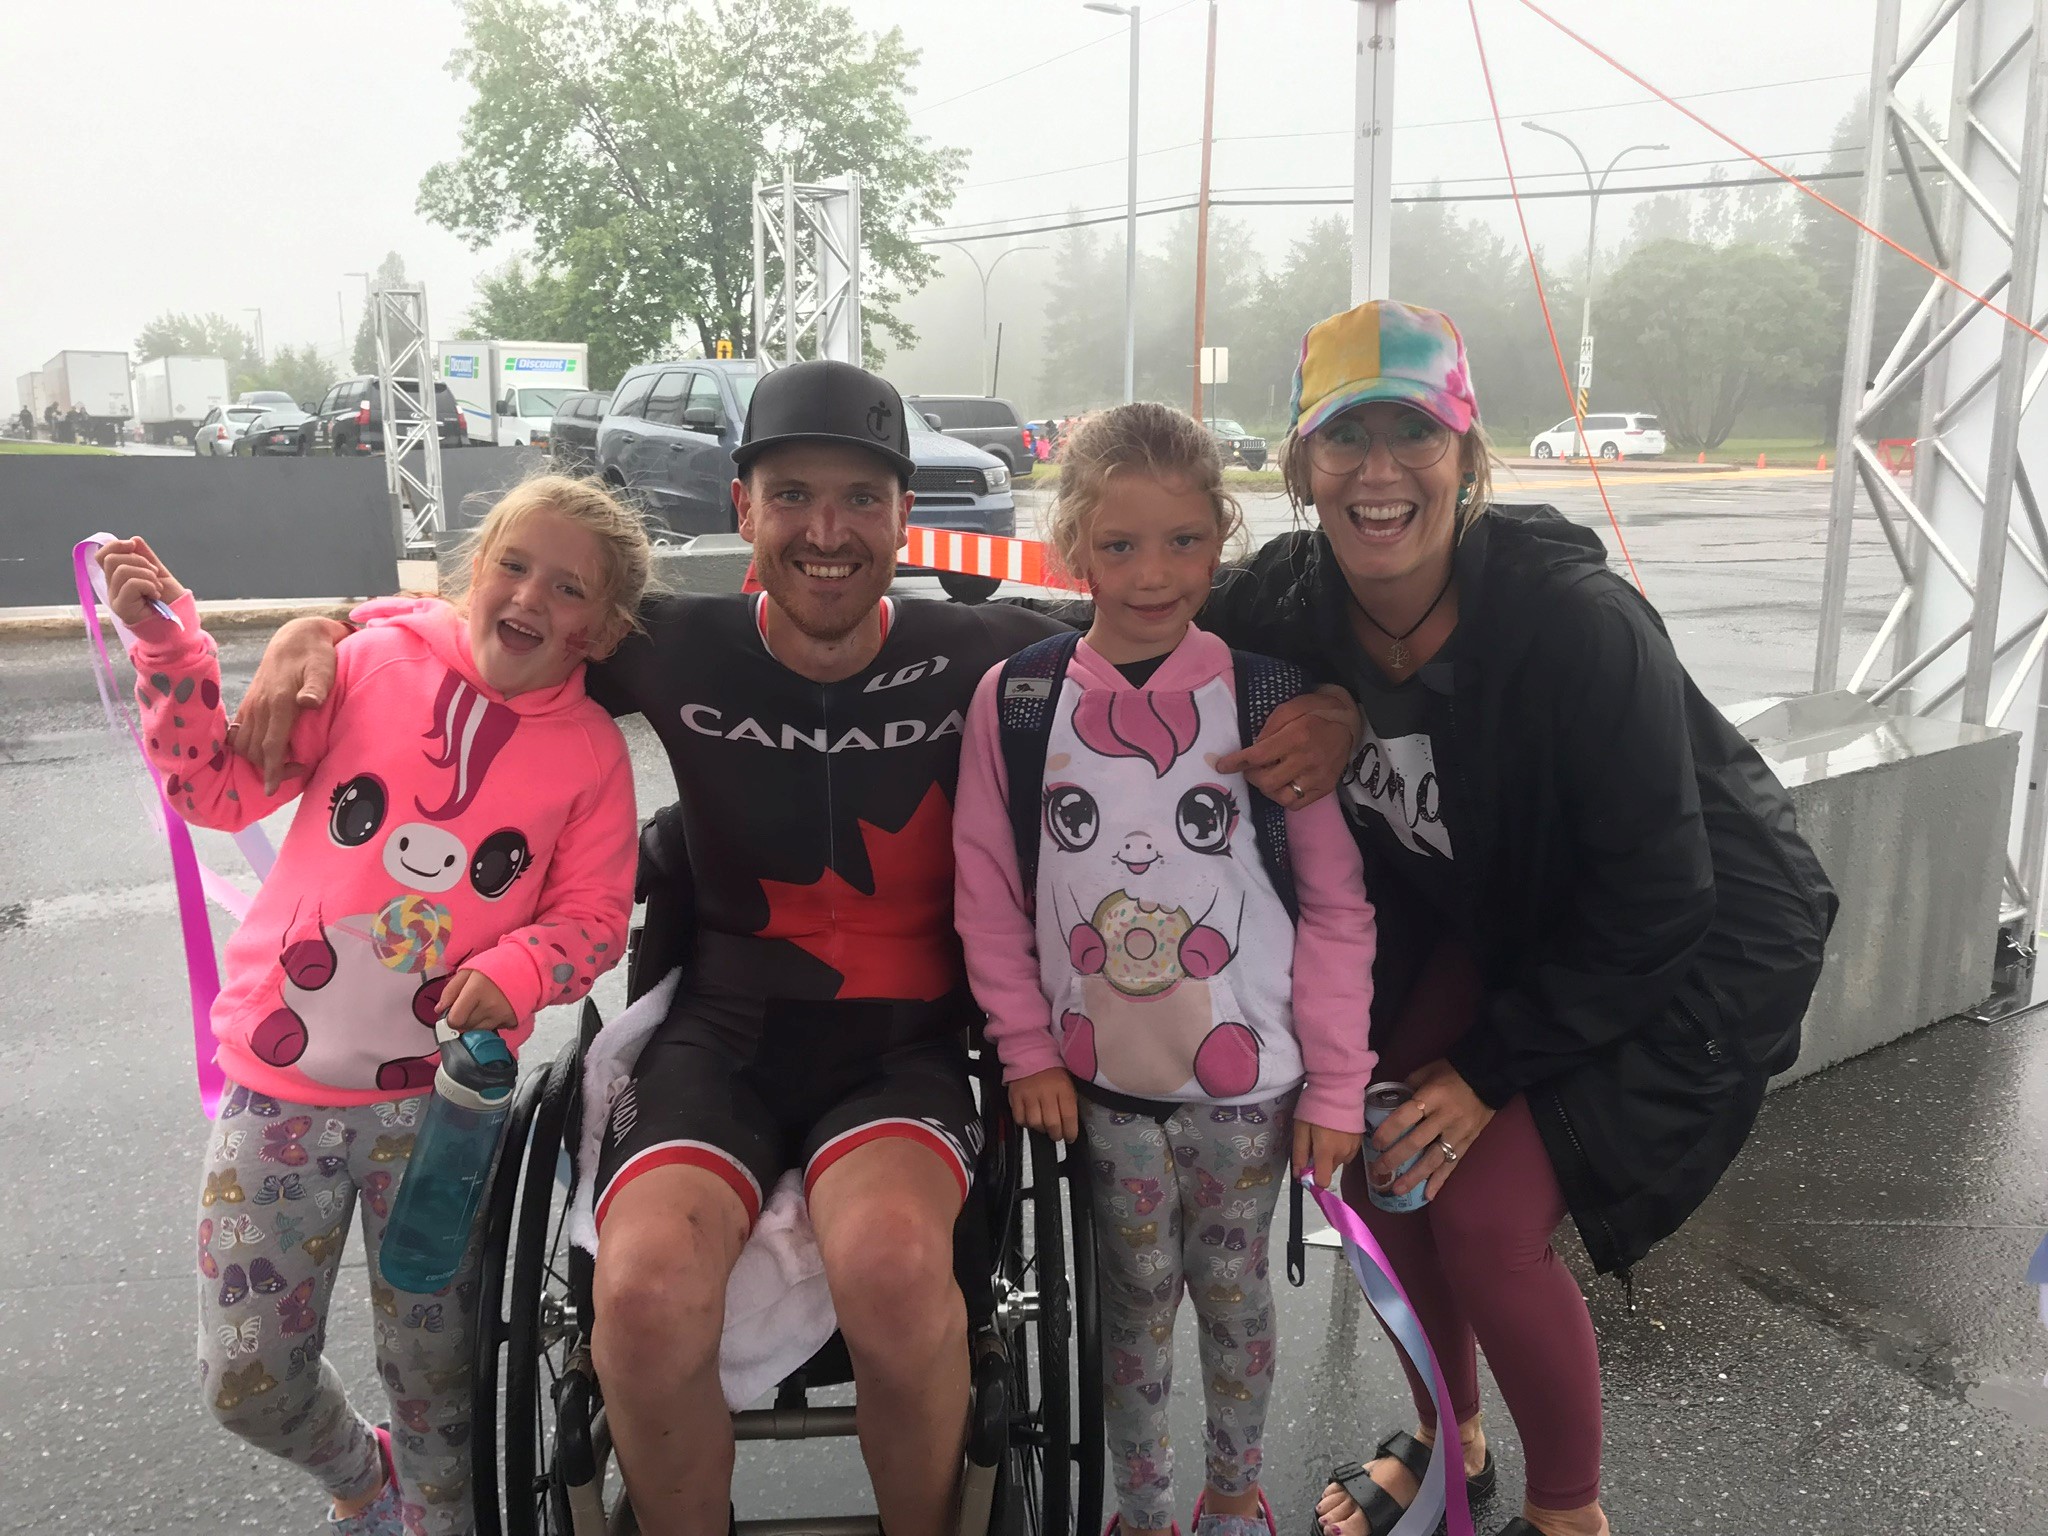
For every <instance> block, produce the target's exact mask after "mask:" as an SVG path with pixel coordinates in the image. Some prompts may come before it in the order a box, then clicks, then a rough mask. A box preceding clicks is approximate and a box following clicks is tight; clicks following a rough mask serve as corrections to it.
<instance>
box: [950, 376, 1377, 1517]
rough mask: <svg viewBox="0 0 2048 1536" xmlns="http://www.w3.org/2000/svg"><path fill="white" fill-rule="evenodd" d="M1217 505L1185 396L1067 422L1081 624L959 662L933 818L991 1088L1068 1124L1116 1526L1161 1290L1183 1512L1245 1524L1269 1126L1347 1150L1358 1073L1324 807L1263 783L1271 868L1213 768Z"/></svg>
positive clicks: (1135, 1442)
mask: <svg viewBox="0 0 2048 1536" xmlns="http://www.w3.org/2000/svg"><path fill="white" fill-rule="evenodd" d="M1237 526H1238V513H1237V507H1236V504H1235V502H1234V501H1233V500H1232V499H1231V498H1230V496H1229V495H1228V494H1226V493H1225V492H1224V491H1223V489H1222V465H1221V462H1220V460H1219V458H1218V455H1217V450H1216V446H1215V443H1214V440H1213V439H1212V438H1211V437H1210V436H1209V434H1208V433H1207V432H1205V431H1204V430H1203V429H1202V427H1201V426H1200V425H1199V424H1198V423H1196V422H1195V421H1194V420H1192V419H1191V418H1189V417H1187V416H1185V415H1183V414H1181V413H1180V412H1178V411H1175V410H1172V409H1170V408H1168V407H1166V406H1162V405H1151V404H1137V405H1125V406H1119V407H1117V408H1116V409H1114V410H1110V411H1105V412H1103V413H1101V414H1100V415H1097V416H1091V417H1089V418H1087V419H1086V420H1085V421H1084V422H1083V423H1082V424H1081V425H1080V426H1079V427H1078V428H1077V429H1076V430H1075V432H1074V433H1073V435H1072V436H1071V437H1070V438H1069V439H1068V440H1067V442H1066V445H1065V447H1064V450H1063V453H1062V459H1061V475H1060V496H1059V503H1058V505H1057V506H1056V507H1055V508H1054V511H1053V516H1052V528H1051V538H1052V542H1053V544H1054V547H1055V549H1056V551H1057V553H1058V554H1059V556H1060V558H1061V560H1062V561H1063V562H1064V564H1065V565H1066V568H1067V569H1068V570H1069V571H1071V572H1072V573H1073V574H1074V575H1075V576H1077V577H1079V578H1081V579H1083V580H1085V582H1086V583H1087V586H1088V589H1089V591H1090V592H1091V593H1092V594H1093V596H1094V600H1095V614H1094V622H1093V624H1092V626H1091V627H1090V629H1089V630H1088V633H1087V636H1086V637H1085V638H1084V639H1082V640H1081V641H1080V642H1079V644H1078V645H1077V646H1074V648H1073V650H1072V654H1071V660H1069V661H1067V663H1066V665H1065V667H1064V670H1063V671H1061V670H1060V669H1059V666H1058V662H1057V659H1056V658H1057V654H1058V653H1056V652H1050V651H1049V652H1048V653H1047V656H1048V657H1049V658H1053V659H1052V660H1050V661H1048V662H1040V663H1036V664H1035V665H1036V668H1037V670H1039V671H1041V672H1042V673H1047V674H1048V675H1046V676H1042V677H1040V678H1036V679H1034V678H1031V677H1026V676H1024V675H1023V674H1022V672H1020V671H1019V670H1018V668H1019V667H1020V666H1024V664H1025V663H1026V662H1027V661H1029V659H1030V653H1029V652H1027V653H1026V656H1025V658H1020V661H1019V662H1015V663H1011V664H1008V665H1010V666H1011V668H1012V675H1011V678H1010V681H1009V682H1008V684H1007V685H1005V682H1004V669H1003V668H1001V667H999V668H996V669H995V670H993V671H991V672H990V673H989V674H988V676H987V677H985V678H983V679H982V683H981V687H980V688H979V690H978V691H977V692H976V694H975V698H974V705H973V708H972V709H971V711H970V712H969V716H968V722H967V731H966V739H965V744H964V747H963V756H962V760H961V764H960V787H959V793H958V797H957V800H956V802H955V806H954V814H953V829H954V832H953V841H954V853H955V863H956V870H957V874H956V889H955V920H956V922H957V924H958V926H959V929H960V935H961V938H962V940H963V942H964V945H965V949H966V956H967V972H968V976H969V979H970V980H971V982H972V984H973V987H974V994H975V997H976V999H977V1000H978V1001H979V1002H980V1004H981V1006H982V1009H983V1010H984V1011H985V1012H986V1013H987V1015H988V1038H989V1039H990V1041H991V1042H993V1044H994V1046H995V1048H996V1051H997V1053H998V1054H999V1055H1000V1056H1001V1058H1002V1062H1003V1075H1004V1079H1005V1081H1006V1082H1007V1083H1008V1084H1009V1096H1010V1105H1011V1110H1012V1113H1013V1114H1014V1115H1015V1117H1016V1119H1017V1120H1018V1122H1019V1123H1020V1124H1023V1125H1025V1126H1029V1127H1031V1128H1033V1129H1036V1130H1042V1131H1045V1132H1046V1133H1048V1134H1049V1135H1053V1136H1058V1137H1062V1138H1064V1139H1066V1140H1073V1139H1075V1137H1076V1135H1077V1134H1079V1135H1084V1136H1085V1137H1086V1138H1087V1144H1088V1153H1089V1158H1090V1168H1091V1177H1090V1180H1089V1184H1090V1191H1091V1200H1092V1206H1093V1212H1094V1220H1095V1233H1096V1245H1097V1250H1098V1254H1099V1259H1098V1263H1099V1266H1100V1283H1101V1292H1102V1294H1101V1304H1102V1319H1103V1325H1104V1329H1105V1344H1106V1346H1107V1348H1106V1350H1105V1355H1104V1376H1105V1380H1104V1382H1103V1390H1104V1392H1105V1393H1106V1405H1105V1407H1106V1412H1105V1418H1106V1422H1107V1427H1108V1435H1109V1448H1110V1452H1111V1461H1112V1465H1113V1467H1114V1470H1115V1475H1116V1486H1117V1502H1118V1513H1117V1516H1116V1517H1115V1518H1114V1519H1112V1520H1111V1522H1110V1527H1111V1530H1116V1529H1117V1528H1118V1527H1119V1526H1121V1528H1122V1530H1123V1536H1165V1533H1166V1532H1168V1531H1169V1530H1177V1529H1178V1527H1177V1526H1176V1525H1175V1522H1174V1512H1173V1504H1172V1498H1173V1488H1172V1475H1173V1453H1172V1450H1171V1448H1170V1445H1169V1442H1168V1439H1167V1427H1166V1394H1167V1383H1168V1381H1169V1379H1170V1376H1171V1372H1172V1364H1173V1324H1174V1317H1175V1314H1176V1313H1177V1311H1178V1310H1179V1306H1180V1295H1181V1291H1182V1289H1183V1288H1185V1289H1186V1290H1187V1291H1188V1293H1189V1294H1190V1295H1191V1296H1192V1297H1193V1298H1194V1303H1195V1311H1196V1314H1197V1316H1198V1318H1199V1319H1200V1322H1201V1341H1200V1342H1201V1354H1202V1381H1203V1385H1204V1390H1205V1394H1206V1397H1207V1404H1208V1429H1207V1437H1206V1438H1207V1453H1208V1454H1207V1463H1208V1464H1207V1473H1208V1477H1207V1487H1206V1489H1205V1490H1204V1492H1203V1494H1202V1496H1201V1497H1200V1498H1199V1499H1198V1500H1197V1502H1196V1505H1195V1517H1194V1518H1195V1527H1196V1531H1197V1533H1198V1536H1253V1533H1255V1532H1258V1531H1260V1530H1264V1531H1268V1532H1270V1531H1271V1530H1272V1528H1273V1527H1272V1512H1271V1510H1270V1508H1269V1507H1268V1506H1267V1505H1266V1502H1265V1496H1264V1494H1263V1493H1262V1492H1261V1491H1260V1488H1259V1466H1260V1462H1261V1458H1262V1453H1263V1445H1262V1442H1263V1438H1264V1432H1265V1408H1266V1400H1267V1396H1268V1393H1269V1392H1270V1390H1271V1387H1272V1380H1273V1345H1274V1326H1273V1306H1272V1288H1271V1284H1270V1281H1269V1279H1268V1257H1267V1255H1268V1234H1269V1231H1270V1228H1271V1225H1272V1220H1273V1211H1274V1206H1275V1204H1276V1202H1277V1200H1278V1197H1279V1194H1280V1191H1281V1188H1282V1186H1283V1185H1285V1183H1286V1182H1287V1174H1288V1164H1289V1153H1290V1150H1291V1152H1292V1154H1293V1163H1294V1166H1295V1168H1296V1169H1300V1168H1302V1167H1304V1166H1306V1165H1307V1164H1309V1163H1310V1162H1313V1164H1314V1166H1315V1169H1316V1172H1317V1174H1318V1176H1319V1177H1320V1178H1321V1179H1322V1180H1324V1181H1325V1182H1329V1181H1331V1180H1334V1178H1335V1177H1336V1174H1337V1171H1338V1170H1339V1169H1340V1168H1341V1167H1342V1166H1343V1165H1344V1164H1345V1163H1347V1162H1349V1161H1350V1159H1351V1158H1352V1157H1353V1156H1354V1155H1355V1154H1356V1153H1357V1151H1358V1147H1359V1140H1360V1134H1361V1132H1362V1131H1363V1129H1364V1123H1365V1122H1364V1114H1365V1088H1366V1084H1367V1083H1368V1081H1369V1080H1370V1078H1371V1075H1372V1063H1373V1054H1372V1051H1371V1049H1370V1047H1369V1046H1368V1045H1367V1040H1366V1034H1367V1016H1368V1012H1369V1005H1370V1003H1371V996H1372V980H1371V977H1372V959H1373V942H1374V933H1373V917H1372V908H1371V906H1370V904H1369V903H1368V902H1367V900H1366V896H1365V890H1364V887H1363V884H1362V879H1361V875H1360V868H1359V858H1358V851H1357V847H1356V845H1355V844H1354V843H1353V842H1352V839H1351V835H1350V833H1349V832H1348V831H1347V830H1346V829H1345V825H1344V819H1343V813H1342V811H1341V810H1340V808H1339V807H1338V804H1337V802H1336V800H1335V799H1333V798H1326V799H1321V800H1317V801H1315V802H1313V803H1310V804H1303V805H1301V806H1300V808H1299V809H1292V808H1289V809H1288V814H1287V816H1286V839H1285V841H1286V844H1287V846H1288V850H1289V857H1290V859H1291V863H1292V875H1293V879H1292V886H1293V889H1292V891H1291V892H1283V891H1281V890H1279V889H1276V882H1275V879H1274V876H1273V874H1272V873H1271V871H1270V870H1269V867H1268V862H1267V860H1265V859H1263V858H1262V857H1261V853H1262V849H1261V846H1260V839H1259V837H1258V836H1257V835H1256V833H1255V827H1256V825H1257V823H1258V821H1259V820H1260V819H1261V814H1260V808H1259V807H1257V806H1255V803H1254V798H1253V791H1252V789H1251V787H1250V786H1249V785H1248V784H1247V783H1246V781H1245V778H1244V776H1243V774H1241V773H1237V772H1225V771H1223V769H1222V768H1221V767H1219V766H1218V765H1219V762H1220V761H1223V760H1227V759H1228V758H1229V757H1230V755H1231V754H1233V753H1235V752H1237V751H1238V750H1239V748H1240V747H1241V746H1243V745H1244V744H1245V743H1244V742H1243V741H1242V740H1241V736H1242V735H1243V731H1242V728H1241V726H1240V711H1239V705H1238V700H1237V691H1238V689H1239V687H1240V686H1241V678H1240V675H1239V671H1238V668H1237V666H1236V665H1235V664H1234V661H1233V657H1232V654H1231V651H1230V649H1229V648H1228V647H1227V646H1225V645H1224V643H1223V642H1222V641H1221V640H1219V639H1217V638H1216V637H1215V636H1213V635H1211V634H1208V633H1207V632H1205V631H1203V630H1200V629H1197V628H1194V627H1193V624H1192V621H1193V619H1194V617H1195V615H1196V614H1197V613H1198V612H1199V611H1200V610H1201V607H1202V604H1203V602H1204V601H1205V600H1206V599H1207V597H1208V594H1209V587H1210V583H1211V581H1212V580H1213V579H1214V577H1215V574H1216V569H1217V566H1218V564H1219V563H1220V561H1221V559H1222V556H1223V551H1224V547H1225V545H1226V544H1227V543H1228V542H1229V540H1230V538H1231V536H1232V535H1233V534H1234V532H1235V531H1236V528H1237ZM1052 643H1053V642H1041V644H1048V645H1049V644H1052ZM1273 665H1274V666H1277V664H1273ZM1026 670H1030V668H1029V667H1027V668H1026ZM1034 698H1035V699H1039V700H1043V701H1045V702H1044V705H1043V706H1041V707H1043V708H1047V709H1049V714H1048V715H1044V716H1041V717H1039V718H1040V720H1041V728H1042V729H1044V730H1045V732H1046V734H1045V735H1044V736H1043V746H1044V770H1043V782H1042V789H1041V791H1040V793H1039V800H1040V809H1039V814H1038V815H1037V817H1036V818H1035V824H1034V826H1033V831H1032V833H1031V834H1030V836H1033V837H1035V838H1036V850H1035V851H1036V865H1037V868H1036V873H1035V877H1034V878H1032V879H1030V880H1029V881H1027V880H1026V879H1025V877H1024V875H1023V873H1022V866H1021V863H1020V859H1019V847H1020V845H1019V841H1018V839H1019V836H1020V835H1021V834H1020V832H1019V831H1018V830H1017V829H1016V828H1015V826H1013V821H1012V817H1011V814H1010V808H1009V806H1010V795H1011V785H1010V784H1009V782H1008V772H1007V769H1006V767H1005V764H1006V762H1008V761H1015V760H1016V759H1015V757H1014V755H1006V751H1005V732H1006V731H1010V732H1015V731H1016V730H1017V729H1018V728H1019V724H1018V722H1019V719H1020V718H1021V717H1019V716H1017V715H1016V714H1015V713H1014V711H1015V710H1016V709H1017V708H1018V707H1019V706H1020V705H1021V706H1022V707H1024V708H1025V709H1030V708H1031V707H1032V706H1033V700H1034ZM1270 702H1271V701H1268V703H1270ZM1005 712H1011V713H1009V714H1008V715H1007V716H1006V713H1005ZM1012 740H1014V737H1012ZM1023 792H1024V793H1030V792H1031V791H1030V790H1029V789H1028V788H1027V789H1025V790H1024V791H1023ZM1293 798H1294V799H1296V800H1297V801H1298V800H1301V799H1303V798H1304V797H1303V796H1302V795H1301V792H1300V791H1299V789H1298V788H1297V789H1296V791H1295V794H1294V797H1293ZM1264 809H1267V810H1270V809H1271V808H1270V807H1265V808H1264ZM1276 814H1277V813H1276ZM1025 846H1026V847H1028V846H1029V840H1028V838H1027V840H1026V843H1025ZM1264 851H1265V852H1267V853H1269V854H1270V853H1271V852H1272V849H1271V847H1270V845H1269V846H1268V847H1267V848H1266V849H1265V850H1264ZM1289 896H1291V897H1292V898H1293V899H1294V901H1295V904H1296V906H1297V907H1298V911H1299V919H1298V921H1296V920H1294V919H1291V918H1290V916H1289V912H1288V906H1287V900H1288V897H1289ZM1290 1127H1291V1129H1290Z"/></svg>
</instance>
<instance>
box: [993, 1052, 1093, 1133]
mask: <svg viewBox="0 0 2048 1536" xmlns="http://www.w3.org/2000/svg"><path fill="white" fill-rule="evenodd" d="M1010 1118H1011V1119H1013V1120H1015V1121H1016V1122H1017V1123H1018V1124H1019V1125H1021V1126H1023V1127H1024V1128H1025V1129H1026V1130H1028V1131H1043V1132H1045V1134H1046V1135H1048V1136H1050V1137H1052V1138H1053V1139H1054V1140H1055V1141H1072V1140H1073V1139H1074V1138H1075V1137H1077V1136H1079V1135H1080V1134H1081V1105H1080V1099H1079V1096H1078V1095H1076V1094H1075V1092H1074V1080H1073V1078H1072V1077H1070V1076H1068V1074H1067V1069H1066V1068H1065V1067H1047V1068H1046V1069H1045V1070H1044V1071H1043V1072H1034V1073H1032V1074H1031V1075H1030V1076H1029V1077H1020V1078H1018V1079H1017V1081H1015V1082H1014V1083H1012V1084H1010Z"/></svg>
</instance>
